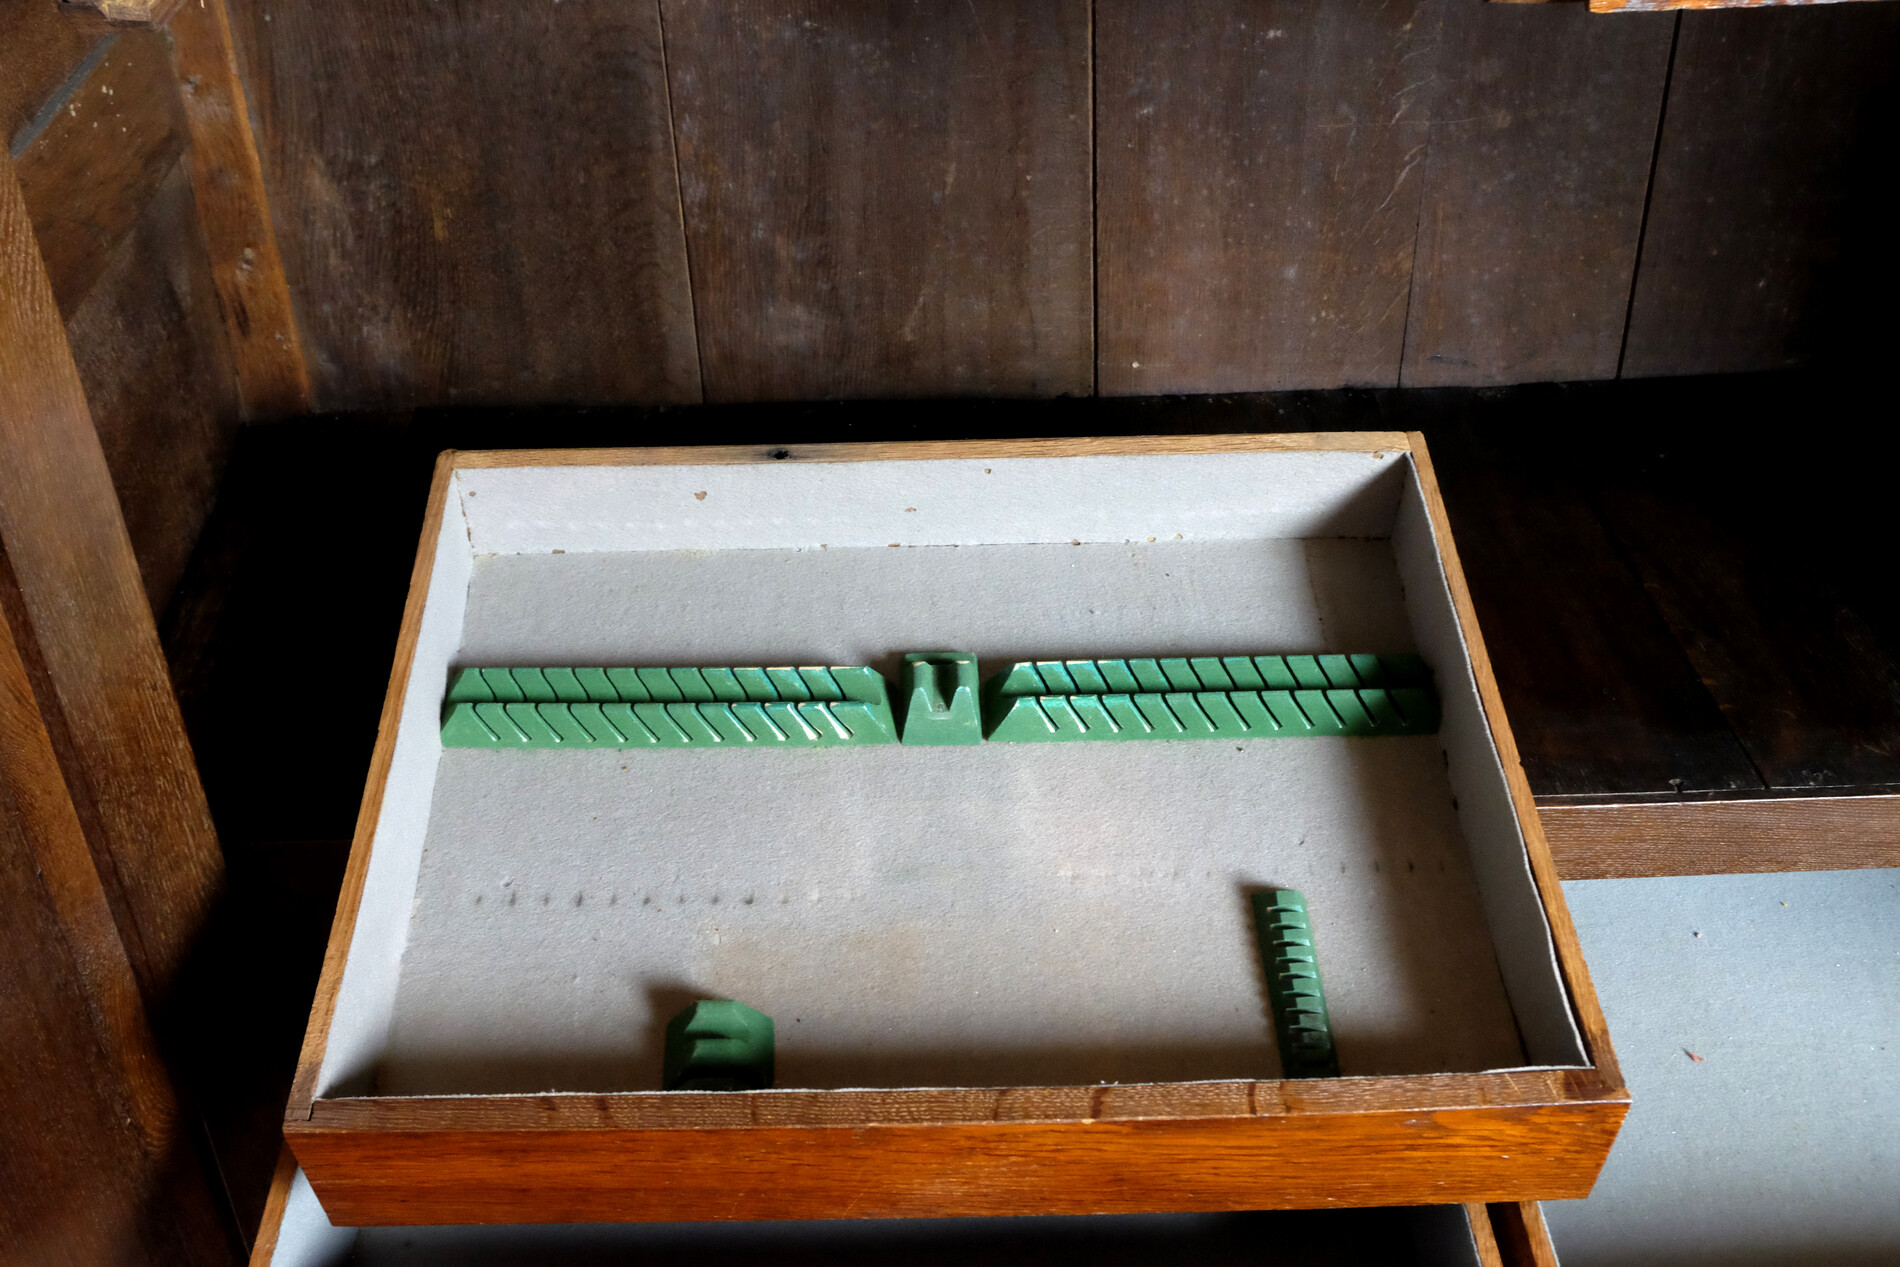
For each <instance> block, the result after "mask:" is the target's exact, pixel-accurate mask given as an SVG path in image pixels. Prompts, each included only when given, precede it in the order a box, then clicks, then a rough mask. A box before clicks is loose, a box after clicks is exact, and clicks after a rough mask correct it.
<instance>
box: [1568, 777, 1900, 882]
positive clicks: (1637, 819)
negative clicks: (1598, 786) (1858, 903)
mask: <svg viewBox="0 0 1900 1267" xmlns="http://www.w3.org/2000/svg"><path fill="white" fill-rule="evenodd" d="M1538 814H1539V816H1540V817H1541V818H1542V819H1543V822H1544V832H1545V834H1546V835H1547V836H1548V837H1549V838H1550V848H1551V852H1552V854H1553V855H1554V856H1555V858H1556V861H1557V872H1558V874H1559V875H1561V876H1563V878H1564V879H1566V880H1603V879H1613V878H1619V877H1638V876H1652V875H1733V874H1737V873H1741V872H1754V871H1839V870H1848V869H1852V868H1857V867H1900V794H1892V793H1889V794H1884V795H1879V794H1876V795H1861V796H1786V797H1754V798H1748V799H1742V800H1706V801H1704V800H1697V801H1662V802H1655V801H1639V802H1633V803H1618V802H1616V801H1614V800H1611V801H1608V802H1607V803H1601V804H1588V803H1585V804H1572V805H1544V806H1540V807H1539V809H1538Z"/></svg>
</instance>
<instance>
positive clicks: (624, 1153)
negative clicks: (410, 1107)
mask: <svg viewBox="0 0 1900 1267" xmlns="http://www.w3.org/2000/svg"><path fill="white" fill-rule="evenodd" d="M1626 1107H1627V1106H1626V1104H1624V1103H1621V1102H1613V1101H1602V1102H1595V1103H1590V1104H1566V1105H1553V1106H1545V1107H1511V1108H1472V1109H1453V1110H1445V1111H1440V1112H1432V1113H1424V1114H1405V1113H1369V1114H1339V1115H1334V1114H1288V1115H1276V1116H1261V1117H1251V1118H1205V1119H1188V1120H1179V1119H1176V1120H1144V1121H1130V1122H1091V1123H1057V1124H1048V1123H1040V1124H1039V1123H1023V1124H1011V1123H988V1124H980V1125H978V1124H971V1125H955V1126H947V1125H930V1126H885V1127H872V1128H863V1127H859V1128H828V1127H790V1128H787V1127H758V1128H752V1129H747V1130H706V1129H696V1130H695V1129H686V1130H646V1131H620V1130H612V1129H594V1130H578V1131H577V1130H565V1129H559V1128H549V1129H540V1130H516V1131H476V1132H464V1131H459V1130H439V1131H429V1130H413V1131H402V1132H393V1131H381V1132H371V1131H350V1130H332V1129H327V1128H326V1127H324V1126H323V1125H322V1124H321V1123H320V1122H319V1121H313V1122H311V1123H306V1124H302V1125H298V1124H292V1125H291V1126H290V1127H289V1129H288V1134H289V1137H290V1141H291V1147H292V1149H293V1150H294V1151H295V1152H296V1154H297V1158H298V1160H299V1162H301V1163H302V1165H303V1168H304V1173H305V1174H306V1175H307V1176H309V1178H310V1181H311V1184H312V1186H313V1187H314V1188H315V1189H316V1191H317V1195H318V1197H319V1198H320V1199H321V1200H322V1202H323V1204H324V1209H325V1211H326V1212H327V1213H328V1214H329V1216H330V1218H331V1219H332V1221H333V1222H337V1223H343V1224H351V1223H376V1222H402V1223H500V1222H517V1221H524V1220H533V1221H542V1222H591V1221H603V1222H608V1221H611V1222H647V1221H666V1220H675V1219H732V1218H841V1217H861V1218H873V1217H907V1216H923V1215H934V1216H946V1215H959V1216H961V1215H997V1214H1027V1213H1039V1214H1040V1213H1074V1214H1082V1213H1129V1212H1136V1211H1163V1210H1219V1209H1289V1208H1302V1207H1315V1206H1344V1205H1382V1204H1422V1203H1445V1202H1452V1201H1462V1200H1473V1199H1480V1198H1484V1199H1490V1198H1496V1197H1502V1196H1509V1197H1512V1198H1527V1197H1530V1196H1533V1195H1542V1196H1560V1195H1570V1196H1581V1195H1583V1194H1584V1193H1585V1192H1587V1191H1588V1190H1589V1187H1590V1185H1591V1184H1592V1183H1593V1182H1594V1179H1595V1176H1596V1171H1597V1169H1598V1167H1599V1166H1600V1165H1601V1164H1602V1159H1603V1157H1604V1156H1605V1155H1606V1154H1607V1152H1608V1149H1609V1144H1610V1141H1611V1139H1612V1138H1614V1136H1615V1133H1616V1128H1617V1126H1618V1124H1619V1123H1620V1121H1621V1119H1622V1116H1623V1112H1624V1110H1625V1108H1626ZM635 1175H651V1176H656V1177H659V1176H664V1180H663V1182H660V1183H656V1184H644V1183H640V1182H637V1181H634V1180H633V1176H635Z"/></svg>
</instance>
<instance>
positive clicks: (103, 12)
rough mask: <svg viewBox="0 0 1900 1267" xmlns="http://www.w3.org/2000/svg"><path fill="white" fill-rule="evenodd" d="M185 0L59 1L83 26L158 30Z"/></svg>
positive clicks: (65, 11) (71, 17)
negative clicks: (154, 28) (151, 28)
mask: <svg viewBox="0 0 1900 1267" xmlns="http://www.w3.org/2000/svg"><path fill="white" fill-rule="evenodd" d="M184 3H185V0H59V9H60V12H61V13H63V14H66V15H67V18H68V20H69V21H73V22H77V23H80V24H82V25H98V26H103V27H106V28H108V29H111V28H115V27H127V26H132V27H158V26H164V25H165V23H166V22H168V21H170V20H171V16H172V14H174V13H176V12H178V9H179V6H181V5H182V4H184Z"/></svg>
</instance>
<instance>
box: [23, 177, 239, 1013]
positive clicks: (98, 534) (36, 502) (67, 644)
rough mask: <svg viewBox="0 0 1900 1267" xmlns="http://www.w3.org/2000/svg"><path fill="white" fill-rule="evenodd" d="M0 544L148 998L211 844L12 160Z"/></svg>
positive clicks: (175, 953) (53, 722) (195, 913)
mask: <svg viewBox="0 0 1900 1267" xmlns="http://www.w3.org/2000/svg"><path fill="white" fill-rule="evenodd" d="M0 541H3V542H4V543H5V549H6V553H7V558H8V562H9V564H10V565H11V568H12V571H13V574H14V576H15V578H16V580H17V585H18V591H19V595H20V600H21V609H22V611H23V612H24V618H25V619H26V620H27V621H28V622H30V626H31V637H32V638H33V640H34V642H35V644H36V645H37V647H38V649H39V653H40V658H41V659H42V660H43V662H44V665H45V672H46V680H47V682H48V687H49V693H48V694H46V695H43V696H42V712H44V713H50V714H53V715H54V716H53V717H52V718H49V728H53V727H58V728H60V729H62V730H63V732H64V733H65V734H66V735H68V736H69V737H70V742H71V745H72V756H71V758H70V759H62V762H61V765H62V767H63V768H64V769H65V770H66V773H67V778H68V780H69V782H70V783H71V784H72V785H73V787H72V792H73V796H74V799H75V801H80V802H84V803H85V804H86V805H87V806H89V807H90V812H91V813H93V814H95V815H96V821H97V824H98V836H97V838H95V839H93V840H92V841H91V844H92V848H93V856H94V860H95V864H96V865H97V866H98V867H99V868H100V871H101V873H102V880H103V881H104V883H105V887H106V889H107V892H108V894H109V895H110V896H112V897H114V898H115V900H116V901H117V902H118V903H119V905H118V906H117V907H116V909H115V911H114V915H115V918H116V922H117V923H118V925H119V928H120V930H121V934H122V936H123V937H124V940H125V943H126V949H127V952H128V957H129V958H130V961H131V963H132V966H133V968H134V970H135V971H136V972H137V974H138V977H139V982H140V986H141V988H142V990H143V992H144V994H145V997H146V1000H147V1004H148V1006H153V1007H154V1010H157V1009H156V1006H155V1001H156V1000H162V999H163V998H164V997H165V995H166V994H167V992H168V990H169V989H170V988H171V987H172V985H173V984H174V983H175V981H176V978H177V976H178V972H179V969H180V967H181V965H182V964H183V962H184V960H185V957H186V955H187V954H188V952H189V950H190V948H191V945H192V942H193V940H194V939H195V938H196V936H197V934H198V932H199V930H200V929H201V927H202V925H203V923H204V920H205V918H206V915H207V913H208V911H209V909H210V906H211V902H212V900H213V898H214V896H215V894H216V892H217V888H218V884H219V875H220V870H221V862H220V856H219V852H218V844H217V839H216V837H215V836H214V835H213V833H212V829H211V822H210V816H209V814H208V812H207V811H206V809H205V804H204V796H203V792H202V790H201V789H200V788H199V785H198V777H197V771H196V770H195V768H194V767H193V765H192V761H191V751H190V747H189V745H188V744H187V743H186V740H185V735H184V728H183V726H182V725H181V723H180V721H179V717H178V710H177V703H176V701H175V700H174V699H173V697H172V693H171V686H170V681H169V678H168V676H167V673H166V667H165V661H164V658H163V657H162V656H161V655H160V653H159V647H158V638H157V635H156V633H155V631H154V629H153V625H152V615H151V608H150V606H149V605H148V604H147V602H146V598H145V592H144V589H143V586H142V585H141V583H140V578H139V573H138V567H137V564H136V562H135V560H134V558H133V554H132V549H131V545H130V542H129V540H128V538H127V536H126V531H125V522H124V520H123V519H122V518H121V516H120V513H119V506H118V501H117V499H116V497H115V496H114V494H113V490H112V482H111V476H110V473H109V472H108V470H107V468H106V463H105V458H104V455H103V453H102V451H101V449H100V445H99V438H98V435H97V433H96V432H95V430H94V429H93V425H92V420H91V417H90V414H89V412H88V410H87V407H86V400H85V396H84V392H83V388H82V386H81V383H80V379H79V374H78V371H77V368H76V367H75V365H74V362H73V357H72V353H71V350H70V349H69V348H68V346H67V343H66V340H65V336H64V333H63V331H62V329H61V326H60V321H59V315H58V310H57V308H56V306H55V303H54V299H53V292H52V287H51V285H50V284H49V282H48V281H47V278H46V273H45V270H44V269H43V268H42V266H41V263H40V257H39V252H38V250H37V249H36V247H35V244H34V238H33V234H32V230H31V226H30V223H29V221H28V218H27V210H26V204H25V202H24V200H23V199H22V198H21V195H20V187H19V184H18V182H17V181H16V180H15V178H14V175H13V167H12V163H11V162H8V163H7V164H6V165H5V171H4V172H3V173H0Z"/></svg>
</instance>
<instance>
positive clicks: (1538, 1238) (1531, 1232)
mask: <svg viewBox="0 0 1900 1267" xmlns="http://www.w3.org/2000/svg"><path fill="white" fill-rule="evenodd" d="M1488 1212H1489V1214H1490V1216H1491V1217H1490V1222H1491V1227H1492V1229H1493V1231H1494V1233H1495V1234H1496V1237H1497V1243H1498V1258H1499V1261H1500V1262H1501V1263H1502V1264H1503V1267H1557V1251H1556V1250H1555V1249H1554V1248H1552V1247H1551V1243H1550V1229H1549V1228H1547V1227H1545V1226H1544V1210H1543V1207H1542V1206H1541V1205H1539V1204H1538V1203H1537V1202H1535V1201H1497V1202H1493V1203H1492V1204H1491V1206H1490V1207H1489V1211H1488Z"/></svg>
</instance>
